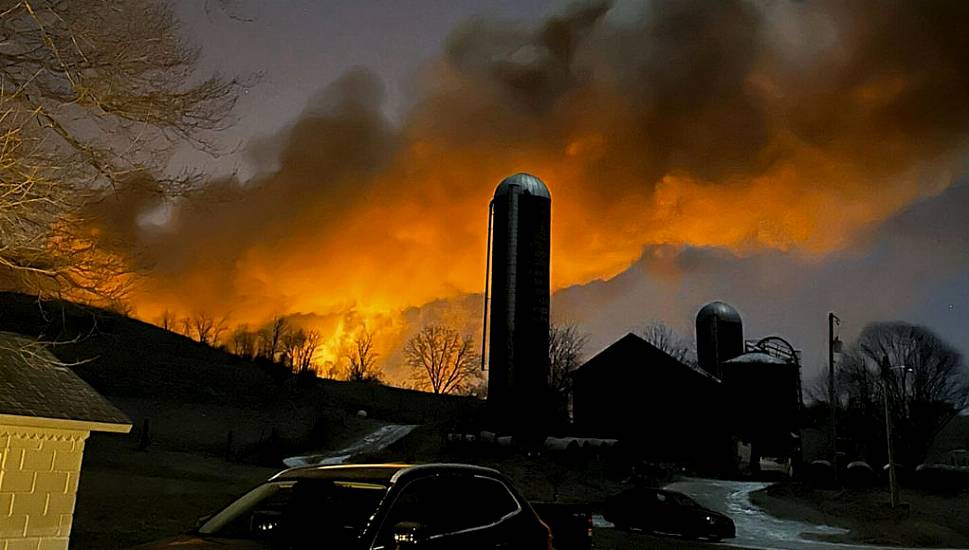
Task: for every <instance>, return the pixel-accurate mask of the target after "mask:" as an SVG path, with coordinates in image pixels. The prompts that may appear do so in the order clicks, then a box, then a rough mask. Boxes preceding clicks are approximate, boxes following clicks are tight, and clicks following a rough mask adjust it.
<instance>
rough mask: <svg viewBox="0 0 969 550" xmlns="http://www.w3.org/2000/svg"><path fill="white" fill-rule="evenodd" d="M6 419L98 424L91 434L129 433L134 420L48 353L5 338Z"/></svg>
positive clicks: (1, 343)
mask: <svg viewBox="0 0 969 550" xmlns="http://www.w3.org/2000/svg"><path fill="white" fill-rule="evenodd" d="M0 416H2V417H6V419H9V417H33V418H43V419H50V420H55V421H69V422H70V421H75V422H83V423H94V424H96V425H98V426H89V427H88V429H95V430H104V431H124V432H126V431H128V429H129V428H130V425H131V420H129V419H128V417H127V416H125V414H124V413H123V412H121V411H120V410H118V409H117V408H116V407H115V406H114V405H112V404H111V403H110V402H108V400H107V399H105V398H104V397H102V396H101V395H100V394H99V393H98V392H96V391H94V389H93V388H91V386H89V385H87V383H86V382H84V381H83V380H81V378H80V377H78V376H77V375H76V374H74V372H73V371H72V370H71V369H69V368H68V367H66V366H63V365H62V364H60V363H59V361H58V360H57V358H55V357H54V355H53V354H51V352H50V351H49V350H48V349H47V347H46V346H44V345H43V344H40V343H38V342H36V341H34V340H31V339H30V338H26V337H24V336H21V335H19V334H14V333H11V332H0Z"/></svg>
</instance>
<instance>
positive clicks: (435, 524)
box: [378, 475, 521, 541]
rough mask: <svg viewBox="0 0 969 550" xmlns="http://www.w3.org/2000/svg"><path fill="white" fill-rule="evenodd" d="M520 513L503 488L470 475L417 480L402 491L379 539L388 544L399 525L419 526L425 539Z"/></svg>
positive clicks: (493, 482)
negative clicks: (395, 527) (394, 528)
mask: <svg viewBox="0 0 969 550" xmlns="http://www.w3.org/2000/svg"><path fill="white" fill-rule="evenodd" d="M520 509H521V507H520V506H519V504H518V501H517V500H516V499H515V497H514V496H512V494H511V493H510V492H509V491H508V488H507V487H505V484H504V483H502V482H500V481H498V480H496V479H491V478H487V477H480V476H469V475H456V476H454V475H446V476H434V477H429V478H425V479H418V480H415V481H413V482H411V483H410V484H408V485H407V486H406V487H404V489H403V490H402V491H401V493H400V495H399V496H398V497H397V500H396V501H395V502H394V504H393V505H392V507H391V510H390V513H389V514H388V516H387V521H386V522H385V523H384V525H383V528H382V533H381V535H380V537H378V538H379V540H381V541H387V540H388V537H392V536H393V535H392V530H393V527H394V525H397V524H399V523H412V524H416V525H420V526H421V532H422V534H423V535H424V536H435V535H444V534H447V533H454V532H456V531H464V530H466V529H474V528H480V527H486V526H488V525H492V524H494V523H497V522H499V521H501V520H502V519H503V518H505V517H507V516H509V515H512V514H514V513H517V512H518V511H519V510H520Z"/></svg>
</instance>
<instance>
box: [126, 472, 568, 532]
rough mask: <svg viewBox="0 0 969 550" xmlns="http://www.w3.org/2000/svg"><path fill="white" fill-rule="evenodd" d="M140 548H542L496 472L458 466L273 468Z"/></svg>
mask: <svg viewBox="0 0 969 550" xmlns="http://www.w3.org/2000/svg"><path fill="white" fill-rule="evenodd" d="M138 548H140V549H142V550H149V549H165V548H222V549H225V548H239V549H245V550H249V549H252V550H257V549H259V550H262V549H271V550H299V549H309V548H313V549H319V548H327V549H333V550H343V549H347V550H396V549H399V550H405V549H421V550H424V549H428V550H437V549H445V548H447V549H454V548H467V549H471V550H485V549H494V548H503V549H512V550H514V549H520V550H548V549H549V548H551V534H550V532H549V529H548V527H546V525H545V524H544V523H542V521H541V520H540V519H539V517H538V516H537V515H536V513H535V511H534V510H533V509H532V507H531V506H530V505H529V504H528V502H526V501H525V499H523V498H522V497H521V495H519V494H518V492H517V491H516V490H515V489H514V487H512V485H511V483H510V482H509V481H508V479H507V478H505V477H504V476H503V475H502V474H500V473H499V472H497V471H495V470H491V469H488V468H481V467H477V466H468V465H462V464H428V465H422V466H407V465H388V464H383V465H356V466H308V467H301V468H292V469H289V470H286V471H284V472H281V473H279V474H276V475H275V476H273V477H272V478H270V479H269V480H268V481H267V482H265V483H263V484H262V485H259V486H258V487H256V488H255V489H253V490H251V491H249V492H248V493H246V494H245V495H243V496H242V497H240V498H238V499H237V500H236V501H234V502H233V503H231V504H229V505H228V506H226V507H225V508H223V509H222V510H221V511H219V512H217V513H216V514H214V515H212V516H210V517H208V518H206V519H204V520H201V521H200V525H199V527H198V528H197V529H195V530H194V531H192V532H191V533H188V534H186V535H183V536H181V537H176V538H174V539H170V540H166V541H161V542H156V543H151V544H147V545H143V546H139V547H138Z"/></svg>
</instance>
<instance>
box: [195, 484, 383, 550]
mask: <svg viewBox="0 0 969 550" xmlns="http://www.w3.org/2000/svg"><path fill="white" fill-rule="evenodd" d="M386 492H387V486H386V485H384V484H381V483H370V482H360V481H340V480H329V479H326V480H323V479H301V480H285V481H274V482H269V483H264V484H263V485H260V486H259V487H256V488H255V489H253V490H252V491H249V492H248V493H246V494H245V495H243V496H242V497H240V498H239V499H237V500H236V501H235V502H233V503H232V504H230V505H228V506H227V507H225V508H224V509H223V510H222V511H221V512H219V513H217V514H215V515H214V516H212V518H210V519H209V520H208V521H206V522H205V523H204V524H203V525H202V526H201V527H200V528H199V529H198V534H200V535H205V536H212V537H219V538H231V539H273V540H282V541H286V542H287V543H289V544H290V545H291V546H292V547H297V548H298V547H301V546H300V545H301V542H302V541H310V540H316V541H320V540H327V541H332V542H338V541H351V540H355V539H356V538H357V537H358V536H359V535H360V532H361V531H362V529H363V527H364V526H365V525H366V523H367V521H368V519H369V518H370V516H371V515H372V514H373V513H374V510H376V508H377V505H378V504H379V503H380V500H381V499H382V498H383V497H384V495H385V494H386Z"/></svg>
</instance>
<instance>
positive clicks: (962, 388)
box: [837, 322, 969, 463]
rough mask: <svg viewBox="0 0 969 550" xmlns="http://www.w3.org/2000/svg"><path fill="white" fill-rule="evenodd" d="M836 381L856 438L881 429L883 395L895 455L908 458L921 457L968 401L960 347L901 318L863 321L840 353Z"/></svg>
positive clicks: (968, 388)
mask: <svg viewBox="0 0 969 550" xmlns="http://www.w3.org/2000/svg"><path fill="white" fill-rule="evenodd" d="M886 364H887V365H888V366H889V367H890V368H889V369H888V370H887V371H885V370H883V366H884V365H886ZM837 382H838V387H839V388H840V390H841V393H843V394H846V395H847V397H848V407H849V411H848V415H849V417H850V418H853V419H854V422H855V424H856V427H857V429H858V431H859V432H861V433H859V439H864V438H865V437H867V435H869V434H878V433H879V431H880V429H882V428H883V421H882V410H883V399H885V397H886V394H887V399H888V403H889V406H890V410H891V416H892V422H893V423H894V425H895V427H896V429H897V439H898V449H899V454H900V456H902V457H903V460H907V461H909V463H915V462H917V461H921V460H922V459H923V458H924V455H925V452H926V451H927V450H928V448H929V446H930V445H931V443H932V440H933V439H934V438H935V436H936V434H937V433H938V432H939V430H941V429H942V428H943V427H944V426H945V425H946V423H948V421H949V420H950V419H951V418H952V417H953V416H955V415H956V414H958V413H959V411H961V410H963V409H965V408H966V407H967V406H969V375H967V372H966V368H965V365H964V364H963V362H962V357H961V356H960V354H959V352H957V351H956V350H955V349H954V348H952V347H951V346H950V345H949V344H947V343H946V342H944V341H943V340H942V339H940V338H939V337H938V336H937V335H936V334H935V333H933V332H932V331H931V330H929V329H927V328H925V327H922V326H918V325H911V324H909V323H904V322H888V323H872V324H869V325H868V326H866V327H865V328H864V330H862V332H861V334H860V335H859V337H858V340H857V341H856V342H855V344H854V345H853V346H852V347H851V349H849V350H848V353H846V354H845V355H844V357H843V361H842V364H841V365H840V366H839V368H838V374H837ZM880 447H881V445H879V444H878V442H877V441H876V442H875V443H873V448H874V449H876V450H879V451H880ZM913 461H914V462H913Z"/></svg>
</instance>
